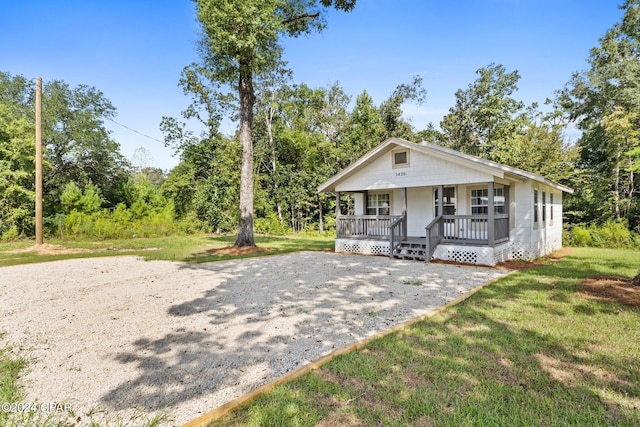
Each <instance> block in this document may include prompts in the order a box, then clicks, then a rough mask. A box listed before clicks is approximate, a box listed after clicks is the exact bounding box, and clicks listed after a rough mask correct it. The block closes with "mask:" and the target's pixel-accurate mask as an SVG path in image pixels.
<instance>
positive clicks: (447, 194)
mask: <svg viewBox="0 0 640 427" xmlns="http://www.w3.org/2000/svg"><path fill="white" fill-rule="evenodd" d="M442 195H443V197H442V213H443V215H455V214H456V187H444V188H443V189H442ZM438 196H439V195H438V189H437V188H436V191H435V200H434V203H435V207H434V212H435V213H436V217H437V216H438V215H439V214H440V213H439V212H438ZM455 228H456V224H455V219H445V220H444V236H445V237H449V238H453V237H455V234H456V230H455Z"/></svg>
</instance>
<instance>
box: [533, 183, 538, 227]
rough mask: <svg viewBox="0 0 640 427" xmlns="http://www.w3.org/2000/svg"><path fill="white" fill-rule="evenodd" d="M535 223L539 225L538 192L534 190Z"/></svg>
mask: <svg viewBox="0 0 640 427" xmlns="http://www.w3.org/2000/svg"><path fill="white" fill-rule="evenodd" d="M533 223H534V224H537V223H538V190H533Z"/></svg>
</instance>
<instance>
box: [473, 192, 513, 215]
mask: <svg viewBox="0 0 640 427" xmlns="http://www.w3.org/2000/svg"><path fill="white" fill-rule="evenodd" d="M504 201H505V197H504V187H500V188H494V189H493V212H494V213H497V214H504V213H507V211H506V206H505V204H504ZM488 213H489V189H487V188H482V189H477V190H471V214H472V215H487V214H488Z"/></svg>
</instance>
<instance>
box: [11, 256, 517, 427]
mask: <svg viewBox="0 0 640 427" xmlns="http://www.w3.org/2000/svg"><path fill="white" fill-rule="evenodd" d="M505 273H506V271H504V270H496V269H491V268H484V267H477V268H475V267H460V266H453V265H442V264H428V265H427V264H425V263H421V262H412V261H398V260H389V259H388V258H383V257H367V256H358V255H345V254H335V253H325V252H301V253H294V254H288V255H280V256H271V257H263V258H251V259H245V260H238V261H227V262H219V263H210V264H199V265H191V264H181V263H173V262H166V261H150V262H145V261H142V260H140V259H137V258H135V257H117V258H91V259H75V260H68V261H57V262H50V263H43V264H32V265H23V266H16V267H5V268H0V319H2V320H1V323H0V331H1V332H5V333H6V336H5V339H4V342H5V343H9V344H10V345H12V346H13V352H14V353H18V354H21V355H23V356H24V357H25V358H26V359H27V360H28V361H29V367H28V372H27V374H26V375H25V376H24V377H23V383H24V385H25V387H26V393H27V395H26V399H25V401H27V402H34V401H37V402H56V403H62V402H66V403H68V404H69V406H67V407H66V408H64V410H62V411H61V412H60V413H59V414H58V416H62V417H64V416H69V417H73V418H74V419H77V418H78V417H80V418H81V419H82V421H83V422H82V424H85V421H88V420H89V419H92V420H98V421H103V422H104V421H105V420H107V421H111V422H116V423H117V422H119V423H121V424H122V425H138V424H139V423H140V419H139V418H137V417H138V416H140V415H141V414H144V416H152V415H154V414H159V413H164V414H168V416H169V418H170V420H169V421H167V423H166V425H180V424H182V423H184V422H187V421H189V420H190V419H193V418H195V417H197V416H199V415H201V414H202V413H205V412H207V411H209V410H211V409H213V408H215V407H217V406H219V405H222V404H224V403H225V402H227V401H229V400H232V399H234V398H235V397H237V396H239V395H241V394H243V393H246V392H248V391H250V390H252V389H254V388H256V387H258V386H260V385H262V384H264V383H266V382H268V381H270V380H273V379H275V378H277V377H280V376H281V375H283V374H285V373H287V372H290V371H292V370H294V369H296V368H298V367H299V366H301V365H304V364H306V363H308V362H310V361H312V360H315V359H317V358H319V357H321V356H322V355H324V354H327V353H329V352H331V351H332V350H334V349H336V348H340V347H342V346H344V345H347V344H349V343H352V342H355V341H358V340H360V339H362V338H365V337H367V336H370V335H373V334H375V333H376V332H379V331H382V330H385V329H388V328H391V327H393V326H394V325H396V324H398V323H401V322H403V321H406V320H408V319H411V318H413V317H415V316H418V315H421V314H424V313H426V312H428V311H430V310H432V309H434V308H437V307H439V306H441V305H443V304H444V303H446V302H448V301H451V300H453V299H455V298H457V297H459V296H460V295H461V294H463V293H466V292H468V291H470V290H471V289H473V288H475V287H476V286H478V285H480V284H482V283H485V282H487V281H489V280H492V279H494V278H496V277H499V276H501V275H503V274H505ZM45 408H48V409H49V410H52V407H51V405H48V406H47V405H45ZM57 408H58V409H60V408H61V406H58V407H57ZM69 408H71V409H72V410H73V412H68V411H67V412H65V410H66V409H69ZM41 415H42V414H41Z"/></svg>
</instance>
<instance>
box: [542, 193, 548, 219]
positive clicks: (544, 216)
mask: <svg viewBox="0 0 640 427" xmlns="http://www.w3.org/2000/svg"><path fill="white" fill-rule="evenodd" d="M546 221H547V192H546V191H543V192H542V222H546Z"/></svg>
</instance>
